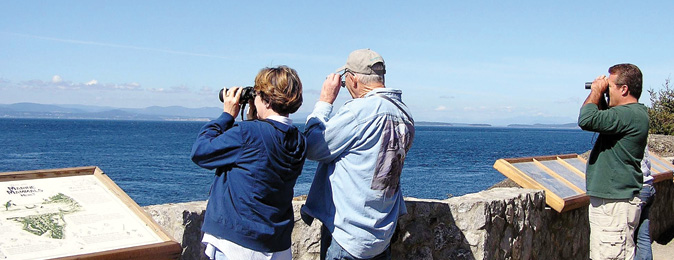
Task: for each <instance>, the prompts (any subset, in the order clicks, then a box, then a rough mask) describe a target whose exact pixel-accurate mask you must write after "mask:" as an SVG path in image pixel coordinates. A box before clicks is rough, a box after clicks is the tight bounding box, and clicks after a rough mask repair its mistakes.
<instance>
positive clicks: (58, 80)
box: [51, 75, 63, 83]
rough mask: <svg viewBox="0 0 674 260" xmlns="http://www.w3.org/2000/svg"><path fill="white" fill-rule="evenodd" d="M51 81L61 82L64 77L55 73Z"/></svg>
mask: <svg viewBox="0 0 674 260" xmlns="http://www.w3.org/2000/svg"><path fill="white" fill-rule="evenodd" d="M51 82H52V83H61V82H63V79H62V78H61V76H59V75H54V76H53V77H52V78H51Z"/></svg>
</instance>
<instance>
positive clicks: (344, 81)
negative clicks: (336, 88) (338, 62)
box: [339, 69, 353, 87]
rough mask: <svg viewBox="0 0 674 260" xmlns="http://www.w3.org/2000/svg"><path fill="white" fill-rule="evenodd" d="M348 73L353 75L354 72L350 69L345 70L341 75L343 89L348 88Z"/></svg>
mask: <svg viewBox="0 0 674 260" xmlns="http://www.w3.org/2000/svg"><path fill="white" fill-rule="evenodd" d="M346 73H353V72H351V71H350V70H349V69H344V71H342V73H339V77H340V78H341V79H342V83H341V86H342V87H346V78H345V76H346Z"/></svg>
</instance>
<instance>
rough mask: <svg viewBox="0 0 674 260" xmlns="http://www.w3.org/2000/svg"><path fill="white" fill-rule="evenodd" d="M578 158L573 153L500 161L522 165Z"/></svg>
mask: <svg viewBox="0 0 674 260" xmlns="http://www.w3.org/2000/svg"><path fill="white" fill-rule="evenodd" d="M576 157H578V154H575V153H572V154H562V155H547V156H533V157H522V158H504V159H499V160H504V161H506V162H509V163H522V162H532V161H533V160H534V159H536V160H539V161H549V160H554V159H557V158H561V159H569V158H576Z"/></svg>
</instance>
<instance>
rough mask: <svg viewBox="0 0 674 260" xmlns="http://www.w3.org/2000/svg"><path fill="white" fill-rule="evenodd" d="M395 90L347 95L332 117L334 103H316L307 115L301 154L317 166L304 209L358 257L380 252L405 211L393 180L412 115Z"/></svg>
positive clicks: (407, 140)
mask: <svg viewBox="0 0 674 260" xmlns="http://www.w3.org/2000/svg"><path fill="white" fill-rule="evenodd" d="M401 93H402V92H401V91H400V90H395V89H390V88H379V89H375V90H373V91H371V92H369V93H368V94H366V95H365V96H364V97H363V98H357V99H353V100H349V101H347V102H346V103H345V104H344V106H342V107H341V108H340V109H339V111H338V112H337V114H335V115H334V116H333V117H332V118H330V113H331V112H332V105H331V104H329V103H326V102H321V101H319V102H318V103H316V105H315V107H314V111H313V113H312V114H310V115H309V116H308V117H307V123H306V126H305V129H306V130H305V135H306V137H307V143H308V147H307V152H308V153H307V158H308V159H310V160H315V161H318V162H319V164H318V169H317V170H316V176H315V177H314V181H313V183H312V185H311V189H310V190H309V195H308V196H307V202H306V207H305V209H304V210H305V212H306V213H308V214H309V215H311V216H313V217H315V218H318V219H319V220H321V222H322V223H323V224H324V225H325V226H326V227H327V228H328V229H329V230H330V231H331V233H332V236H333V238H334V239H335V241H337V243H338V244H339V245H340V246H341V247H342V248H344V249H345V250H346V251H347V252H349V253H350V254H352V255H354V256H356V257H359V258H370V257H374V256H376V255H378V254H379V253H381V252H383V251H384V250H385V249H386V247H388V245H389V243H390V240H391V237H392V235H393V232H394V230H395V226H396V224H397V220H398V217H399V216H400V215H403V214H406V213H407V209H406V207H405V202H404V200H403V195H402V193H401V190H400V186H399V184H400V174H401V171H402V166H403V162H404V160H405V157H406V156H407V151H409V148H410V147H411V146H412V140H413V139H414V121H413V119H412V118H411V117H410V116H409V115H410V112H409V110H408V109H407V107H406V106H405V105H404V104H403V103H402V101H401ZM380 95H386V96H387V97H389V98H390V99H392V100H391V101H393V102H396V103H397V104H398V106H396V105H395V104H393V103H392V102H391V101H389V100H386V99H385V98H382V97H381V96H380ZM401 109H404V110H405V111H404V112H403V111H402V110H401Z"/></svg>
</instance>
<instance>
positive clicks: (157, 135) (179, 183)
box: [0, 119, 593, 206]
mask: <svg viewBox="0 0 674 260" xmlns="http://www.w3.org/2000/svg"><path fill="white" fill-rule="evenodd" d="M204 124H205V122H165V121H161V122H152V121H104V120H50V119H0V172H7V171H25V170H36V169H53V168H67V167H78V166H98V167H99V168H101V169H102V170H103V172H105V173H106V174H107V175H108V176H109V177H110V178H111V179H112V180H113V181H115V183H117V185H119V186H120V187H121V188H122V189H123V190H124V191H125V192H126V193H127V194H128V195H129V196H130V197H131V198H132V199H134V200H135V201H136V202H137V203H138V204H140V205H141V206H145V205H153V204H162V203H170V202H186V201H194V200H206V198H207V196H208V188H209V187H210V184H211V180H212V175H213V172H212V171H209V170H206V169H202V168H199V167H198V166H196V165H194V163H192V161H191V160H190V158H189V156H190V149H191V147H192V143H193V142H194V139H195V138H196V135H197V133H198V131H199V129H200V128H201V126H202V125H204ZM592 142H593V134H592V133H589V132H584V131H581V130H572V129H563V130H561V129H516V128H496V127H430V126H429V127H423V126H421V127H417V129H416V136H415V139H414V144H413V146H412V149H411V150H410V152H409V154H408V156H407V160H406V161H405V168H404V169H403V173H402V180H401V182H402V189H403V194H404V195H405V196H409V197H417V198H434V199H445V198H447V196H448V195H452V196H460V195H464V194H467V193H473V192H478V191H481V190H484V189H486V188H488V187H490V186H492V185H493V184H495V183H497V182H499V181H501V180H503V179H504V178H505V177H504V176H503V175H502V174H501V173H499V172H498V171H496V170H494V168H493V167H492V166H493V164H494V162H495V161H496V160H498V159H500V158H513V157H528V156H540V155H555V154H567V153H578V154H580V153H583V152H585V151H587V150H589V149H591V148H592ZM316 166H317V163H316V162H313V161H308V160H307V162H306V163H305V167H304V171H303V172H302V175H301V176H300V177H299V179H298V181H297V185H296V186H295V194H296V195H301V194H306V193H307V192H308V190H309V187H310V185H311V181H312V179H313V177H314V171H315V170H316Z"/></svg>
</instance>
